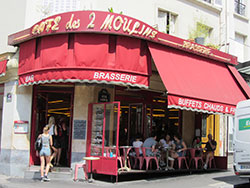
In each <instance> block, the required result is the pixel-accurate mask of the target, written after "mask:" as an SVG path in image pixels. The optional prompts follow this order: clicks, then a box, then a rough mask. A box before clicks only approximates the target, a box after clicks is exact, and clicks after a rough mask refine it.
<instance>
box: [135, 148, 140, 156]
mask: <svg viewBox="0 0 250 188" xmlns="http://www.w3.org/2000/svg"><path fill="white" fill-rule="evenodd" d="M134 150H135V154H136V157H140V148H134Z"/></svg>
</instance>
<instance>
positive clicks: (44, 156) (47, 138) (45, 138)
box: [37, 126, 53, 182]
mask: <svg viewBox="0 0 250 188" xmlns="http://www.w3.org/2000/svg"><path fill="white" fill-rule="evenodd" d="M38 137H39V138H41V139H42V148H41V150H40V152H39V155H40V170H41V182H44V181H49V180H50V179H49V178H48V172H49V168H50V155H51V152H50V146H52V144H53V141H52V137H51V135H49V127H48V126H45V127H44V128H43V134H40V135H39V136H38ZM37 155H38V151H37ZM45 162H46V168H45V174H44V167H45Z"/></svg>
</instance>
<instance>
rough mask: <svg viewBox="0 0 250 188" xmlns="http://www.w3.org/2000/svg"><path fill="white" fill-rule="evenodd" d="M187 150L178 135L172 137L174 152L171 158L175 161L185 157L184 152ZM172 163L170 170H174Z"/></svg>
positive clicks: (171, 162) (171, 163) (172, 162)
mask: <svg viewBox="0 0 250 188" xmlns="http://www.w3.org/2000/svg"><path fill="white" fill-rule="evenodd" d="M186 149H187V145H186V143H185V142H184V141H183V140H182V138H181V136H180V135H177V134H176V135H174V152H172V155H171V157H172V158H174V159H176V158H178V157H181V156H184V155H185V150H186ZM173 167H174V161H170V169H174V168H173Z"/></svg>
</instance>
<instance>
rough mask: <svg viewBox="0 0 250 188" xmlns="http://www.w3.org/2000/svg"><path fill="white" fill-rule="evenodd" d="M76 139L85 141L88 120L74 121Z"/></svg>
mask: <svg viewBox="0 0 250 188" xmlns="http://www.w3.org/2000/svg"><path fill="white" fill-rule="evenodd" d="M73 133H74V136H73V138H74V139H80V140H84V139H85V134H86V120H74V132H73Z"/></svg>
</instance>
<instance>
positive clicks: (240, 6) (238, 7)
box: [234, 0, 246, 16]
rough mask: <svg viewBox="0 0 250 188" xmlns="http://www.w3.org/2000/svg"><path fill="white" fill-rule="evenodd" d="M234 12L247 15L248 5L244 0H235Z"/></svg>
mask: <svg viewBox="0 0 250 188" xmlns="http://www.w3.org/2000/svg"><path fill="white" fill-rule="evenodd" d="M234 11H235V12H236V13H237V14H240V15H243V16H245V15H246V4H245V2H244V1H243V0H234Z"/></svg>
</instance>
